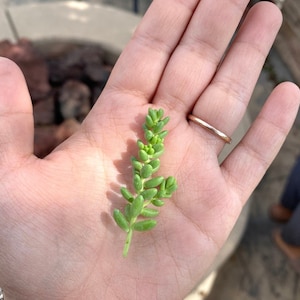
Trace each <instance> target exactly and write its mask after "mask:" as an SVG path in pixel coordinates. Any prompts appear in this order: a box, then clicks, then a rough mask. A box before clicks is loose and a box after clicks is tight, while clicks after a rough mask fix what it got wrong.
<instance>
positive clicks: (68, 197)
mask: <svg viewBox="0 0 300 300" xmlns="http://www.w3.org/2000/svg"><path fill="white" fill-rule="evenodd" d="M179 2H180V1H178V3H177V4H176V5H178V6H180V5H181V6H182V7H181V9H183V7H184V8H185V10H184V11H181V13H178V10H176V11H175V10H174V12H173V14H175V15H176V16H177V17H178V18H181V16H182V18H183V16H185V18H186V20H185V22H183V21H182V22H179V24H180V25H178V26H177V28H174V29H173V30H171V31H170V30H169V29H170V28H169V26H170V25H165V26H166V28H164V27H161V26H162V23H164V20H163V19H164V17H165V16H161V19H162V20H163V21H162V20H160V21H161V22H162V23H159V22H158V24H157V26H154V27H151V35H149V32H148V31H147V30H149V28H148V26H149V25H150V24H155V22H154V23H152V20H151V22H150V21H149V19H151V17H153V16H155V15H157V12H158V11H159V10H160V8H159V1H157V2H154V4H153V7H152V14H151V13H149V14H148V17H146V19H145V21H144V22H143V23H142V25H141V26H140V28H139V29H138V31H137V33H136V38H135V39H133V41H132V42H131V43H130V44H129V46H128V47H127V48H126V50H125V52H124V54H123V57H121V58H120V61H119V63H118V64H117V65H116V67H115V71H114V73H113V74H112V76H111V79H110V81H109V82H108V85H107V87H106V90H105V91H104V92H103V94H102V95H101V97H100V99H99V101H98V103H97V105H96V106H95V107H94V109H93V110H92V112H91V113H90V114H89V116H88V118H87V119H86V120H85V121H84V123H83V124H82V128H81V130H80V131H79V132H78V133H76V134H75V135H74V136H72V137H71V138H70V139H69V140H68V141H66V142H65V143H63V144H62V145H61V146H59V147H58V148H57V149H56V150H55V151H54V152H53V153H51V154H50V155H49V156H48V157H47V158H45V159H44V160H39V159H37V158H35V157H34V156H32V142H31V140H32V127H31V123H32V116H31V115H30V109H29V101H27V102H26V103H25V104H24V103H23V102H22V99H23V101H24V99H26V98H27V99H28V95H27V92H26V90H25V88H24V85H23V83H22V78H20V74H19V73H18V72H17V71H16V69H15V67H13V66H11V65H10V64H9V68H7V70H9V71H8V73H10V72H12V73H13V74H12V75H11V77H9V76H8V77H7V79H6V83H5V84H6V85H5V86H4V89H5V88H6V89H7V93H10V95H11V99H12V100H11V101H13V105H14V107H18V109H19V110H18V111H16V109H15V110H14V111H13V112H12V111H11V110H10V108H6V111H5V113H4V115H5V114H6V115H7V118H4V119H3V121H1V122H2V123H3V124H4V122H7V120H11V121H9V123H8V124H9V125H10V126H11V127H10V128H13V129H12V130H11V131H12V133H10V132H9V133H10V134H11V135H12V136H13V139H14V141H13V142H12V144H11V145H8V146H7V147H6V148H5V146H6V145H4V146H2V149H4V150H5V151H6V152H7V155H6V156H5V157H4V158H3V159H2V170H1V175H2V176H1V178H2V186H1V189H0V195H1V199H4V200H2V201H1V211H2V218H1V219H0V228H1V232H0V237H1V241H2V245H3V247H2V248H1V250H0V257H1V268H0V280H1V281H0V284H1V285H2V286H3V287H4V288H6V290H5V291H6V294H7V295H8V296H10V295H11V296H12V297H13V296H14V297H17V298H18V297H19V298H18V299H20V298H22V299H30V297H33V298H34V299H73V298H74V299H75V298H78V297H80V296H83V297H84V298H85V299H114V298H118V299H119V298H121V299H133V298H136V299H143V298H145V296H147V298H148V299H182V297H183V296H184V295H185V294H186V293H187V292H188V290H189V289H190V288H192V287H193V284H194V283H196V281H197V280H198V279H200V278H201V276H203V275H204V273H205V271H206V270H207V268H208V267H209V265H210V263H211V262H212V261H213V259H214V258H215V256H216V254H217V252H218V250H219V249H220V247H221V246H222V244H223V243H224V241H225V239H226V238H227V236H228V234H229V232H230V230H231V228H232V226H233V224H234V222H235V220H236V218H237V217H238V214H239V212H240V210H241V208H242V206H243V204H244V202H245V201H246V199H247V198H248V196H249V194H250V193H251V191H252V190H253V188H254V187H255V185H256V184H257V182H258V181H259V179H260V178H261V177H262V176H263V173H264V171H265V170H266V168H267V166H268V164H269V163H270V162H271V160H272V159H273V157H274V155H275V154H276V152H277V151H278V149H279V147H280V145H281V143H282V142H283V139H284V136H285V134H286V133H287V131H288V129H289V128H290V126H291V123H292V121H291V120H292V119H293V117H294V115H295V113H296V112H294V110H296V107H298V98H299V97H298V96H299V91H298V90H297V91H296V89H295V88H294V87H292V86H291V85H285V86H282V87H281V88H279V89H278V90H277V92H274V94H273V96H272V97H271V98H270V101H269V105H267V106H266V108H265V109H264V111H263V112H262V114H261V117H260V118H259V119H258V120H257V121H256V123H255V124H254V126H253V128H252V129H251V130H250V131H249V133H248V134H247V136H246V137H245V139H244V140H243V142H242V143H241V144H240V145H239V147H237V149H236V150H235V151H234V152H233V153H232V154H231V155H230V156H229V157H228V158H227V159H226V161H225V162H224V163H223V164H222V166H221V167H220V166H219V163H218V159H217V156H218V153H219V152H220V151H221V149H222V147H223V142H222V141H220V140H218V139H217V138H216V137H214V136H212V135H211V134H210V133H208V132H206V131H205V130H203V129H201V128H198V127H196V126H194V125H192V124H189V123H188V122H187V121H186V115H187V113H188V112H190V111H191V110H192V109H193V107H194V109H193V111H194V113H195V114H196V115H199V114H200V112H201V113H202V115H203V116H207V118H208V119H207V120H208V121H209V120H211V121H212V122H213V123H214V124H216V126H218V124H220V125H221V124H222V123H223V124H224V122H225V120H224V118H225V119H226V118H229V117H232V120H231V124H226V126H227V127H226V132H228V133H229V134H230V133H232V132H233V130H234V129H235V127H236V126H237V124H238V122H239V120H240V119H241V116H242V115H243V113H244V110H245V107H244V106H245V104H246V103H247V101H248V100H249V94H250V93H251V89H252V88H253V86H254V83H255V81H256V78H257V75H258V72H259V69H260V68H261V65H262V63H263V60H262V59H261V54H260V53H266V52H267V50H268V48H269V47H270V45H271V43H272V39H273V37H274V35H275V33H276V30H277V29H278V25H279V23H280V22H279V21H278V19H279V17H278V14H277V11H275V10H272V9H270V8H271V6H270V4H264V5H260V7H259V8H257V9H256V10H254V12H253V13H252V14H251V15H250V17H249V18H248V21H246V22H245V25H244V28H243V29H242V30H241V33H240V34H239V36H238V37H237V42H236V44H235V45H233V46H232V49H233V50H231V54H230V52H229V54H227V57H228V58H227V60H224V62H223V64H222V67H221V68H219V69H218V73H217V74H216V75H214V73H215V70H216V68H217V64H218V63H219V61H220V60H221V58H222V55H223V53H224V51H225V46H226V45H227V43H228V40H229V38H230V34H232V32H230V30H229V33H225V31H224V29H222V28H221V27H222V26H217V27H216V29H215V30H216V32H215V33H214V34H215V35H216V36H219V35H225V37H224V41H222V39H220V40H218V39H217V41H215V43H216V45H214V47H215V49H217V48H218V47H219V46H220V47H219V48H220V50H219V53H218V54H217V53H216V52H215V54H216V56H217V59H216V60H215V63H213V64H212V59H213V55H211V56H209V55H208V57H209V59H203V58H201V57H200V58H199V56H198V54H197V55H196V56H195V51H194V50H193V49H194V47H196V46H197V47H200V46H201V47H203V45H205V43H201V42H199V43H197V38H195V37H193V38H191V39H190V35H191V33H190V32H193V30H192V29H191V30H190V31H189V30H186V31H185V36H184V37H183V38H182V39H181V40H182V42H181V43H182V45H185V47H180V45H179V46H178V47H177V50H176V51H173V50H174V49H175V47H176V45H177V44H178V41H179V39H180V37H181V35H182V33H183V32H184V30H185V28H186V26H187V24H188V22H189V21H190V18H191V7H192V6H193V8H192V10H193V11H194V16H193V18H192V20H194V19H195V20H199V19H200V20H201V18H200V17H201V16H202V17H203V19H204V21H203V22H205V16H204V15H203V12H202V11H201V9H200V8H199V9H197V10H196V6H197V1H190V2H191V3H193V4H187V3H188V2H187V3H186V6H185V5H182V4H179ZM225 2H226V1H225ZM244 2H245V3H243V6H245V5H246V2H247V1H244ZM201 3H202V1H201ZM203 3H205V1H203ZM162 5H167V4H162ZM174 5H175V4H174ZM203 5H204V6H205V4H203ZM211 5H212V4H211V3H210V6H211ZM218 5H220V4H218ZM222 5H223V4H222ZM226 5H227V6H226ZM232 5H233V4H232ZM188 6H189V7H188ZM187 8H189V9H187ZM230 9H232V7H228V3H224V11H223V10H221V11H222V12H224V14H225V13H227V14H229V10H230ZM266 11H268V13H267V14H266V15H265V16H267V17H265V18H264V19H262V18H260V14H261V13H264V12H266ZM270 11H271V12H273V14H271V13H270ZM240 14H241V12H240V11H239V13H236V12H235V13H234V17H235V19H234V20H232V21H231V23H230V26H229V27H232V28H235V26H236V25H237V22H238V19H239V18H240ZM158 15H159V14H158ZM176 16H173V17H176ZM159 19H160V18H159ZM206 21H207V20H206ZM215 22H216V21H215ZM271 23H272V24H273V23H276V24H277V26H275V27H274V26H273V27H274V28H273V29H272V30H269V31H270V32H271V37H269V39H266V41H265V42H263V43H262V42H261V39H260V36H259V35H255V34H254V33H255V32H257V30H256V29H257V28H258V26H260V27H261V28H265V32H268V33H269V31H268V29H269V28H268V26H269V24H271ZM195 26H196V25H195V24H193V22H190V23H189V28H195ZM176 31H178V34H176ZM231 31H232V30H231ZM164 34H167V36H168V42H166V44H167V43H168V45H164V47H163V45H162V44H161V43H160V42H159V40H164V36H163V35H164ZM155 35H156V36H155ZM160 35H161V36H160ZM145 36H147V37H148V38H149V37H150V40H151V37H152V39H153V42H156V43H158V44H157V45H156V46H157V47H158V49H160V50H161V51H157V50H153V49H155V48H154V47H153V49H152V48H151V47H149V46H150V44H151V43H149V42H148V43H147V42H146V41H145V40H144V37H145ZM176 36H177V37H176ZM201 38H203V40H205V39H204V37H201ZM199 40H200V41H201V39H200V37H199ZM190 41H193V42H195V43H196V45H195V44H189V43H190ZM250 41H251V43H252V44H253V45H254V46H253V47H249V46H247V45H248V44H249V43H250ZM206 43H207V42H206ZM218 43H219V45H218ZM171 45H173V46H171ZM240 45H242V46H240ZM159 46H160V47H159ZM167 46H168V47H167ZM187 46H189V47H187ZM258 46H259V50H260V51H256V49H257V48H256V47H258ZM201 47H200V48H199V49H202V48H201ZM243 47H244V48H243ZM204 48H205V47H204ZM202 50H203V52H205V51H204V50H205V49H202ZM182 51H186V52H184V53H183V52H182ZM139 52H140V53H141V57H139V54H138V53H139ZM244 52H248V53H249V56H250V57H251V59H250V60H249V62H248V61H247V62H245V64H246V65H245V67H247V66H248V65H249V66H250V65H252V64H253V62H258V63H257V66H256V68H254V69H253V70H252V71H251V72H250V75H249V76H244V77H243V78H241V80H240V81H239V80H238V79H239V78H237V77H235V76H238V77H239V76H241V75H240V69H239V68H240V64H241V63H242V62H243V60H244V58H243V57H242V55H240V58H239V55H238V54H241V53H244ZM133 53H134V54H135V55H136V56H135V60H136V61H137V62H138V65H136V66H135V65H134V66H132V63H133V60H132V56H133ZM182 54H185V56H184V57H186V60H185V63H184V64H183V65H182V64H181V63H179V59H178V57H180V58H181V57H182ZM171 55H172V58H171V59H170V56H171ZM145 57H146V61H145ZM215 58H216V57H215ZM189 59H190V62H189ZM147 61H148V63H147ZM155 61H157V63H155ZM195 61H197V62H198V63H199V65H200V66H198V67H197V66H195V65H194V62H195ZM5 64H7V62H5ZM182 66H185V67H186V70H183V71H182V73H183V74H182V76H181V75H180V74H177V77H176V76H175V79H174V72H175V71H176V70H177V69H178V68H180V67H182ZM193 68H195V69H196V71H195V72H196V73H193V74H189V73H190V72H191V70H193ZM199 68H200V69H201V70H202V69H204V70H205V71H206V73H205V74H203V73H201V72H200V69H199ZM124 69H125V70H126V71H127V72H128V74H127V76H124V74H123V73H124ZM232 70H233V71H232ZM199 72H200V73H201V76H200V75H197V74H198V73H199ZM175 73H176V72H175ZM235 73H236V74H237V75H235ZM120 74H123V77H122V76H121V75H120ZM162 74H163V76H162ZM193 75H195V76H193ZM230 76H231V77H230ZM185 78H186V79H185ZM228 78H229V79H228ZM212 79H213V80H212ZM12 80H14V81H17V82H18V83H19V85H18V86H21V87H19V88H17V89H16V90H14V91H11V86H12V84H11V82H12ZM243 80H244V81H243ZM246 80H248V83H247V87H246V88H245V85H244V82H245V81H246ZM210 82H211V84H210V85H208V84H209V83H210ZM235 84H236V85H235ZM239 90H241V92H240V93H239V94H238V93H237V92H236V91H239ZM3 94H5V91H4V92H3ZM199 95H201V97H200V98H199ZM296 95H297V97H298V98H297V97H295V100H294V101H293V103H289V104H287V102H285V103H281V104H279V100H281V98H286V99H290V98H291V97H292V96H296ZM279 96H280V97H279ZM283 96H284V97H283ZM198 98H199V100H198ZM223 98H224V99H226V100H228V103H227V104H226V106H224V103H218V102H217V101H219V100H218V99H223ZM211 99H216V100H211ZM241 99H242V100H243V101H244V103H243V105H240V100H241ZM150 100H151V102H152V103H151V104H150ZM196 100H197V101H196ZM200 100H201V101H200ZM181 101H182V102H181ZM230 103H231V106H232V107H233V108H231V107H230V106H229V104H230ZM270 103H272V104H270ZM150 105H153V106H154V107H155V106H159V107H162V108H164V109H165V111H166V114H167V115H169V116H170V117H171V121H170V123H169V124H168V130H169V135H168V136H167V138H166V140H165V147H166V154H165V155H164V156H163V157H162V159H161V161H162V167H161V168H160V171H159V172H160V173H161V174H162V175H164V176H168V175H174V176H175V177H176V178H177V180H178V185H179V188H178V191H177V192H176V193H175V195H174V196H173V197H172V199H171V200H170V201H168V202H167V204H166V206H165V207H163V208H162V209H161V213H160V216H159V219H158V226H157V227H156V228H155V229H154V230H152V231H151V232H148V233H142V234H136V236H135V237H134V239H133V242H132V246H131V250H130V253H129V255H128V257H127V258H126V259H124V258H123V257H122V247H123V243H124V238H125V236H124V233H123V232H121V231H120V230H119V229H118V227H117V226H116V225H115V224H114V221H113V219H112V217H111V214H112V210H113V209H114V208H120V207H121V206H122V205H124V200H122V199H121V198H120V196H119V188H120V186H121V185H130V184H131V178H132V175H131V170H130V169H129V166H130V156H131V155H135V154H136V153H135V151H136V148H135V141H136V139H137V137H138V138H141V137H142V131H141V124H142V123H143V119H144V117H145V115H146V113H147V110H148V107H149V106H150ZM271 106H274V107H275V109H272V108H271ZM278 107H280V109H276V108H278ZM225 108H228V111H227V112H226V111H225ZM2 110H3V109H2ZM223 112H225V113H224V114H223V115H222V113H223ZM282 112H284V113H282ZM281 113H282V114H281ZM225 114H226V116H225ZM216 116H217V117H218V118H217V119H216ZM8 117H9V118H8ZM16 120H18V121H20V122H22V124H24V125H25V126H23V127H25V128H29V129H28V132H27V133H26V134H23V133H22V134H20V131H19V130H18V129H17V128H15V127H16V126H12V125H11V124H13V122H15V121H16ZM271 120H272V122H275V123H276V124H274V123H273V125H272V126H271V125H270V124H271V123H272V122H271ZM273 120H275V121H273ZM2 123H1V124H2ZM5 124H6V125H3V126H6V128H7V127H8V125H7V123H5ZM18 126H20V125H18ZM259 128H265V131H264V130H259ZM278 128H280V129H281V130H279V132H278V133H276V130H277V131H278ZM7 136H9V135H8V134H7ZM9 138H10V140H11V137H9ZM2 139H3V138H2ZM259 143H261V146H262V147H261V148H259V147H256V145H257V144H259ZM8 144H9V143H8ZM270 145H272V150H271V149H270V150H269V151H265V148H267V149H269V148H270V147H269V146H270ZM249 174H251V175H252V176H249ZM245 179H247V180H245ZM16 274H17V275H16Z"/></svg>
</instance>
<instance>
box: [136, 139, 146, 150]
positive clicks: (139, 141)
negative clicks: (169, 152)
mask: <svg viewBox="0 0 300 300" xmlns="http://www.w3.org/2000/svg"><path fill="white" fill-rule="evenodd" d="M136 143H137V145H138V147H139V149H140V150H143V149H144V148H145V144H144V143H143V142H142V141H141V140H138V141H137V142H136Z"/></svg>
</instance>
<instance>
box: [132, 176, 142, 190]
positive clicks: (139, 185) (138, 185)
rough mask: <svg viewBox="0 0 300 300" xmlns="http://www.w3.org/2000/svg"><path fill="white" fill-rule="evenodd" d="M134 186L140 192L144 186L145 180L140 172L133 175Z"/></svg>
mask: <svg viewBox="0 0 300 300" xmlns="http://www.w3.org/2000/svg"><path fill="white" fill-rule="evenodd" d="M133 186H134V189H135V191H136V192H139V191H140V190H141V189H142V188H143V182H142V180H141V177H140V176H139V175H138V174H135V175H134V176H133Z"/></svg>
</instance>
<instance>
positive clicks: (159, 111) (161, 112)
mask: <svg viewBox="0 0 300 300" xmlns="http://www.w3.org/2000/svg"><path fill="white" fill-rule="evenodd" d="M156 114H157V117H158V119H159V120H160V119H161V118H162V117H163V116H164V110H163V109H162V108H160V109H159V110H158V111H157V113H156Z"/></svg>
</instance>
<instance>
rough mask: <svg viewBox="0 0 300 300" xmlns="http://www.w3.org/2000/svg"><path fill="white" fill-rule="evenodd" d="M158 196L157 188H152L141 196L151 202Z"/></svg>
mask: <svg viewBox="0 0 300 300" xmlns="http://www.w3.org/2000/svg"><path fill="white" fill-rule="evenodd" d="M156 194H157V189H156V188H151V189H148V190H144V191H142V192H141V195H142V196H143V197H144V199H145V200H150V199H152V198H154V197H155V196H156Z"/></svg>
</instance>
